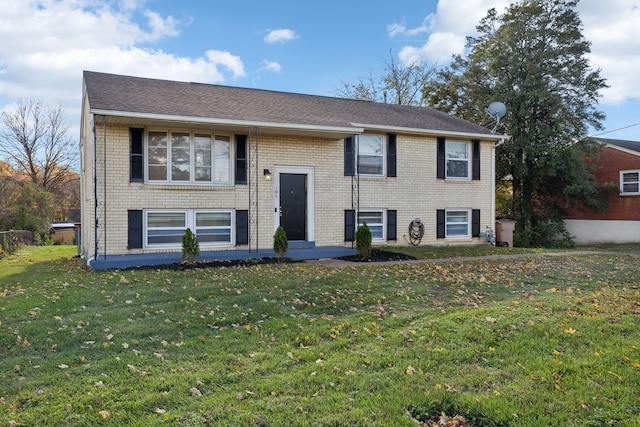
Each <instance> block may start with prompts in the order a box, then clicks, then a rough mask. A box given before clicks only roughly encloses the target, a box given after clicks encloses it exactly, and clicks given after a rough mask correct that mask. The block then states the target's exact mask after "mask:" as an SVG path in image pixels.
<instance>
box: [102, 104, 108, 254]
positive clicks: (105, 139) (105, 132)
mask: <svg viewBox="0 0 640 427" xmlns="http://www.w3.org/2000/svg"><path fill="white" fill-rule="evenodd" d="M102 129H103V131H104V132H103V134H104V136H103V144H104V147H103V151H104V158H103V159H102V162H103V164H104V171H103V175H104V178H103V182H102V186H103V187H104V204H103V207H102V210H103V211H104V212H103V216H104V220H103V221H102V223H103V227H102V228H103V229H104V233H102V236H103V238H104V251H103V255H104V259H107V116H106V115H105V116H102Z"/></svg>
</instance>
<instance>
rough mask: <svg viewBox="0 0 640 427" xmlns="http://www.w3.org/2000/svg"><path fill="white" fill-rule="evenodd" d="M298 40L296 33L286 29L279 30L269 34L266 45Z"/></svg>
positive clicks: (265, 37)
mask: <svg viewBox="0 0 640 427" xmlns="http://www.w3.org/2000/svg"><path fill="white" fill-rule="evenodd" d="M297 38H298V35H297V34H296V32H295V31H293V30H289V29H286V28H283V29H279V30H272V31H269V34H267V35H266V36H264V41H265V43H269V44H271V43H285V42H288V41H291V40H295V39H297Z"/></svg>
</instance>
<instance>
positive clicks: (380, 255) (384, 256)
mask: <svg viewBox="0 0 640 427" xmlns="http://www.w3.org/2000/svg"><path fill="white" fill-rule="evenodd" d="M337 259H340V260H342V261H350V262H388V261H407V260H412V259H416V257H414V256H411V255H407V254H401V253H397V252H391V251H385V250H382V249H373V250H372V251H371V256H370V257H369V258H362V257H361V256H360V255H349V256H343V257H338V258H337Z"/></svg>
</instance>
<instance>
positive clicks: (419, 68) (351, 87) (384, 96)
mask: <svg viewBox="0 0 640 427" xmlns="http://www.w3.org/2000/svg"><path fill="white" fill-rule="evenodd" d="M436 71H437V67H436V66H435V65H434V64H431V63H429V62H427V61H421V62H415V63H411V64H408V65H407V64H403V63H399V62H397V61H396V60H395V58H394V56H393V53H392V52H389V58H388V59H386V60H385V61H384V74H383V75H382V76H381V77H375V76H374V75H373V73H371V72H370V73H369V75H368V76H367V77H360V78H359V79H358V82H357V83H346V82H342V84H341V86H340V87H338V88H337V89H336V94H337V95H338V96H339V97H342V98H353V99H361V100H365V101H374V102H389V103H393V104H398V105H425V103H426V101H425V99H424V98H423V90H424V87H425V86H426V85H427V84H428V83H429V82H430V81H431V79H433V78H435V75H436Z"/></svg>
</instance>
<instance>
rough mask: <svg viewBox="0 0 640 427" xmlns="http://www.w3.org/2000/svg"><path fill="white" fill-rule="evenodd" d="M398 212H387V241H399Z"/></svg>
mask: <svg viewBox="0 0 640 427" xmlns="http://www.w3.org/2000/svg"><path fill="white" fill-rule="evenodd" d="M397 228H398V211H396V210H388V211H387V240H398V231H397Z"/></svg>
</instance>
